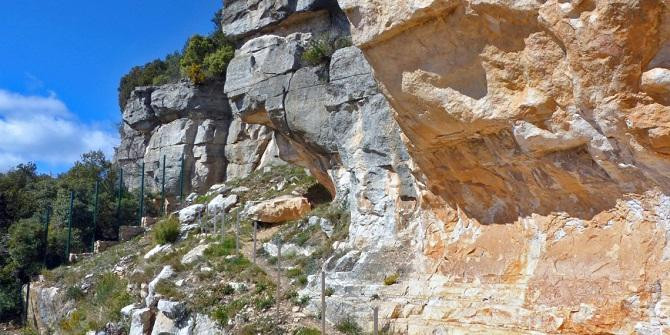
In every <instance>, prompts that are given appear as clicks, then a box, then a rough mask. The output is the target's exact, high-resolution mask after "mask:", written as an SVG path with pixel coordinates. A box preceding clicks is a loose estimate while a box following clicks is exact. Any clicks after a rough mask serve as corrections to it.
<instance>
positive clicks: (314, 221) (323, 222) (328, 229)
mask: <svg viewBox="0 0 670 335" xmlns="http://www.w3.org/2000/svg"><path fill="white" fill-rule="evenodd" d="M307 222H308V224H309V225H310V226H315V225H318V226H319V227H321V231H323V233H324V234H326V236H328V238H330V237H331V236H333V232H334V231H335V225H334V224H333V223H332V222H330V220H328V219H324V218H320V217H318V216H311V217H310V218H309V220H308V221H307Z"/></svg>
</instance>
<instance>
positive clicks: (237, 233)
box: [235, 210, 240, 257]
mask: <svg viewBox="0 0 670 335" xmlns="http://www.w3.org/2000/svg"><path fill="white" fill-rule="evenodd" d="M235 252H236V253H237V257H240V211H239V210H238V211H237V220H236V221H235Z"/></svg>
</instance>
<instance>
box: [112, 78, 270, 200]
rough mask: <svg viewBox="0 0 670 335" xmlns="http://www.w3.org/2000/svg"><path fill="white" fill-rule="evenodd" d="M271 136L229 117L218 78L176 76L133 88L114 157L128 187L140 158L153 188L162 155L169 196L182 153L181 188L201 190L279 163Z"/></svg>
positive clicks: (136, 181) (134, 184) (175, 188)
mask: <svg viewBox="0 0 670 335" xmlns="http://www.w3.org/2000/svg"><path fill="white" fill-rule="evenodd" d="M271 140H272V134H271V132H269V131H268V130H267V129H264V127H262V126H257V125H246V124H244V123H242V122H240V120H239V119H233V116H232V114H231V112H230V108H229V104H228V99H227V98H226V95H225V94H223V85H222V84H217V83H207V84H205V85H200V86H195V85H192V84H190V83H189V82H188V81H180V82H179V83H176V84H168V85H163V86H160V87H154V86H149V87H139V88H137V89H135V91H133V93H132V94H131V97H130V99H129V101H128V104H127V106H126V108H125V109H124V112H123V127H122V129H121V145H120V146H119V148H118V149H117V153H116V157H115V159H116V161H117V162H118V163H119V165H120V166H121V168H122V169H123V170H124V180H125V183H126V185H127V186H128V187H129V188H130V189H136V188H139V186H140V176H141V164H142V162H144V163H145V185H146V188H147V189H148V190H149V191H151V192H154V193H158V192H160V191H161V183H162V178H163V176H162V173H163V158H164V157H165V162H166V164H165V177H166V178H165V188H166V193H167V194H168V196H175V195H178V194H179V187H180V181H179V180H180V175H181V169H182V163H181V162H182V159H183V161H184V163H183V166H184V167H183V169H184V194H189V193H190V192H200V193H203V192H205V191H206V190H207V189H209V187H210V186H212V185H214V184H216V183H218V182H222V181H224V180H226V179H234V178H239V177H244V176H246V175H248V174H249V173H251V172H253V171H255V170H256V169H258V168H262V167H265V166H269V165H277V164H282V163H283V162H281V161H280V160H279V159H278V158H276V157H275V156H276V155H273V154H272V153H273V152H276V151H277V150H276V149H273V148H272V147H271V145H274V144H273V142H272V141H271ZM266 152H267V153H266Z"/></svg>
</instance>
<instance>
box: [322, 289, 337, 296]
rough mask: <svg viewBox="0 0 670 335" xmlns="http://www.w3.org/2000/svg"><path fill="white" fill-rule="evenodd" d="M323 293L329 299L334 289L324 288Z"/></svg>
mask: <svg viewBox="0 0 670 335" xmlns="http://www.w3.org/2000/svg"><path fill="white" fill-rule="evenodd" d="M324 293H325V294H326V297H330V296H331V295H333V294H335V289H334V288H332V287H326V291H325V292H324Z"/></svg>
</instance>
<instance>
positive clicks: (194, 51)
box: [179, 35, 216, 69]
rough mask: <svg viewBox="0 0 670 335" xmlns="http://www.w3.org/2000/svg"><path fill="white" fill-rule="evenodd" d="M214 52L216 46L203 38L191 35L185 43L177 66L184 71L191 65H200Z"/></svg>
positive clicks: (208, 39)
mask: <svg viewBox="0 0 670 335" xmlns="http://www.w3.org/2000/svg"><path fill="white" fill-rule="evenodd" d="M215 50H216V44H214V42H213V41H212V40H211V39H210V38H208V37H205V36H201V35H193V36H191V38H189V39H188V41H187V42H186V46H185V47H184V53H183V55H182V58H181V60H180V61H179V64H180V65H181V67H182V69H186V68H188V67H189V66H192V65H200V64H202V62H203V61H204V60H205V57H206V56H207V55H208V54H210V53H212V52H214V51H215Z"/></svg>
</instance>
